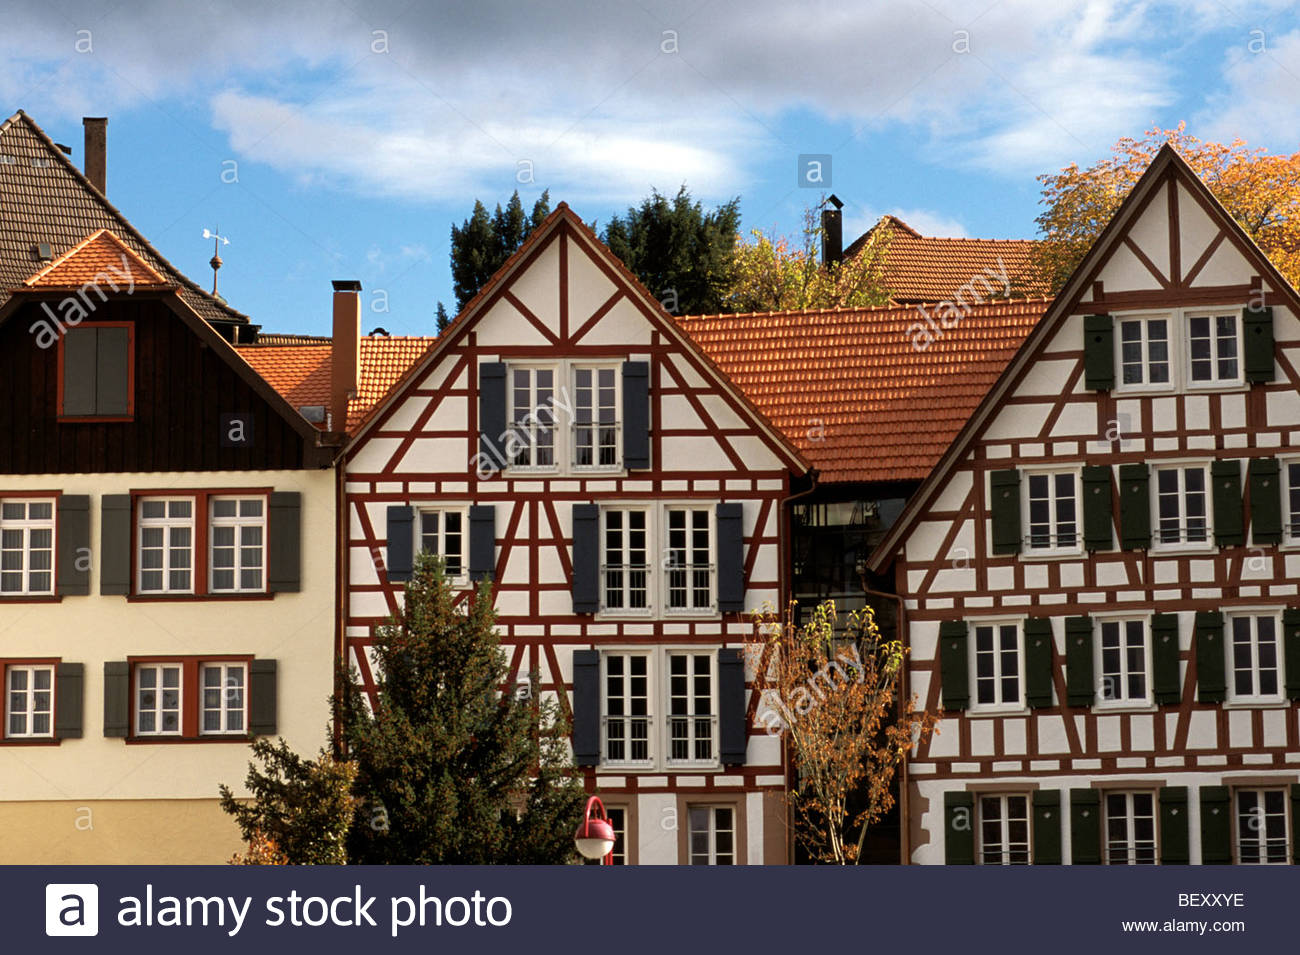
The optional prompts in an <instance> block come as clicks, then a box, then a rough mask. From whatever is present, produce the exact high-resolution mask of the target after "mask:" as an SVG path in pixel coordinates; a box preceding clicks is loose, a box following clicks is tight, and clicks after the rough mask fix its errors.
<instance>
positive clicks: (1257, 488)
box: [1249, 458, 1282, 544]
mask: <svg viewBox="0 0 1300 955" xmlns="http://www.w3.org/2000/svg"><path fill="white" fill-rule="evenodd" d="M1278 473H1279V468H1278V463H1277V458H1252V459H1251V462H1250V468H1249V474H1250V540H1251V543H1253V544H1280V543H1282V482H1281V481H1280V480H1279V479H1278Z"/></svg>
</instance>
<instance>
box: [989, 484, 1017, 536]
mask: <svg viewBox="0 0 1300 955" xmlns="http://www.w3.org/2000/svg"><path fill="white" fill-rule="evenodd" d="M989 513H990V516H991V517H992V518H993V553H995V554H1017V553H1019V552H1020V537H1021V534H1020V472H1019V471H1017V470H1014V469H1012V470H1008V471H994V472H993V473H992V474H991V475H990V476H989Z"/></svg>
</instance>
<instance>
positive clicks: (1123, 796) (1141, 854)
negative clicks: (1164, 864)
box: [1105, 793, 1156, 865]
mask: <svg viewBox="0 0 1300 955" xmlns="http://www.w3.org/2000/svg"><path fill="white" fill-rule="evenodd" d="M1105 804H1106V864H1107V865H1155V864H1156V800H1155V796H1154V795H1153V794H1151V793H1107V794H1106V800H1105Z"/></svg>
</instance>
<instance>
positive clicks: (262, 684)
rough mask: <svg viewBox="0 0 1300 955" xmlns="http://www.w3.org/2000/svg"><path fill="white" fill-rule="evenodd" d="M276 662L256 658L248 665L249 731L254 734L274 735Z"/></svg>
mask: <svg viewBox="0 0 1300 955" xmlns="http://www.w3.org/2000/svg"><path fill="white" fill-rule="evenodd" d="M277 669H278V668H277V666H276V662H275V661H274V660H254V661H253V662H252V663H250V664H249V665H248V732H249V733H251V734H252V735H253V736H274V735H275V734H276V733H277V732H279V727H278V725H277V723H276V712H277V710H278V708H279V707H278V702H277V699H276V696H277V692H278V691H277V688H276V682H277V681H276V671H277Z"/></svg>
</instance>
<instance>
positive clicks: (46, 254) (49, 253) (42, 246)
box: [36, 242, 54, 262]
mask: <svg viewBox="0 0 1300 955" xmlns="http://www.w3.org/2000/svg"><path fill="white" fill-rule="evenodd" d="M36 258H38V259H39V260H40V261H42V262H48V261H50V260H51V259H52V258H54V250H53V249H52V248H50V244H49V243H48V242H37V243H36Z"/></svg>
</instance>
